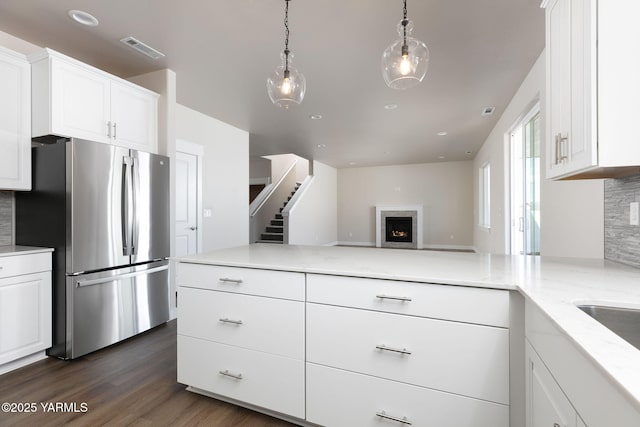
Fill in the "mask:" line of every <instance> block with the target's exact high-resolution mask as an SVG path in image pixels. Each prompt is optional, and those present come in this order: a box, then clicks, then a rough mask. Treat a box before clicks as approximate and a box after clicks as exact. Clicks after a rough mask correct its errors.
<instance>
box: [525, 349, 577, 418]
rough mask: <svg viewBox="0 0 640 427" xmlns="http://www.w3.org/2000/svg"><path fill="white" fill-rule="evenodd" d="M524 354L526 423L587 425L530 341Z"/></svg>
mask: <svg viewBox="0 0 640 427" xmlns="http://www.w3.org/2000/svg"><path fill="white" fill-rule="evenodd" d="M526 358H527V371H526V384H527V393H526V395H527V401H526V405H527V427H586V426H585V424H584V422H583V421H582V420H581V419H580V416H579V415H578V413H577V412H576V410H575V409H574V408H573V406H572V405H571V402H570V401H569V399H568V398H567V396H565V394H564V392H563V391H562V389H561V388H560V386H559V385H558V383H556V381H555V380H554V379H553V377H552V376H551V373H550V372H549V370H548V369H547V368H546V367H545V366H544V363H543V362H542V360H541V359H540V357H539V356H538V355H537V354H536V352H535V350H534V349H533V347H531V345H530V344H529V343H527V344H526Z"/></svg>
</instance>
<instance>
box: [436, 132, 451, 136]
mask: <svg viewBox="0 0 640 427" xmlns="http://www.w3.org/2000/svg"><path fill="white" fill-rule="evenodd" d="M448 134H449V132H438V136H447V135H448Z"/></svg>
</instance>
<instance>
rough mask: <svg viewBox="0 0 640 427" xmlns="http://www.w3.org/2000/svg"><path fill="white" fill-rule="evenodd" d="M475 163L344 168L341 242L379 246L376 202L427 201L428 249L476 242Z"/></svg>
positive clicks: (468, 246) (340, 179)
mask: <svg viewBox="0 0 640 427" xmlns="http://www.w3.org/2000/svg"><path fill="white" fill-rule="evenodd" d="M472 167H473V163H472V162H471V161H466V162H442V163H422V164H413V165H395V166H372V167H360V168H345V169H339V170H338V242H339V244H342V245H359V246H374V245H375V242H376V218H375V217H376V215H375V207H376V205H423V206H424V218H423V221H424V224H423V227H424V233H423V243H424V247H425V248H437V249H471V248H472V247H473V202H474V198H473V175H472V174H473V169H472Z"/></svg>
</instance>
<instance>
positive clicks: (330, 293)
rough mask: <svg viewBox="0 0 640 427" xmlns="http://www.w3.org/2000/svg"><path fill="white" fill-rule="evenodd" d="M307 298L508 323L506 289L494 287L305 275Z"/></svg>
mask: <svg viewBox="0 0 640 427" xmlns="http://www.w3.org/2000/svg"><path fill="white" fill-rule="evenodd" d="M307 301H308V302H314V303H320V304H330V305H337V306H343V307H354V308H363V309H367V310H376V311H384V312H389V313H399V314H408V315H412V316H422V317H431V318H434V319H445V320H455V321H459V322H468V323H477V324H481V325H490V326H500V327H508V326H509V292H508V291H505V290H498V289H485V288H472V287H465V286H453V285H437V284H429V283H413V282H400V281H394V280H381V279H365V278H357V277H346V276H329V275H322V274H308V275H307Z"/></svg>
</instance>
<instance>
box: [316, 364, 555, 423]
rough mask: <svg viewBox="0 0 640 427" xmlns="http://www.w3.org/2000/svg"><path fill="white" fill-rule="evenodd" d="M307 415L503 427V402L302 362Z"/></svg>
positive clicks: (336, 419)
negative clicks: (487, 400) (493, 401)
mask: <svg viewBox="0 0 640 427" xmlns="http://www.w3.org/2000/svg"><path fill="white" fill-rule="evenodd" d="M307 420H308V421H310V422H312V423H316V424H320V425H323V426H330V427H333V426H358V427H367V426H372V427H373V426H376V427H383V426H390V427H392V426H402V425H414V426H438V427H500V426H502V427H507V426H508V425H509V407H508V406H506V405H500V404H496V403H491V402H486V401H482V400H478V399H472V398H469V397H464V396H459V395H455V394H449V393H444V392H440V391H437V390H432V389H428V388H423V387H416V386H412V385H409V384H402V383H399V382H395V381H389V380H385V379H381V378H377V377H374V376H369V375H362V374H357V373H353V372H348V371H343V370H339V369H334V368H329V367H325V366H319V365H316V364H313V363H307ZM550 427H553V426H550Z"/></svg>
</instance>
